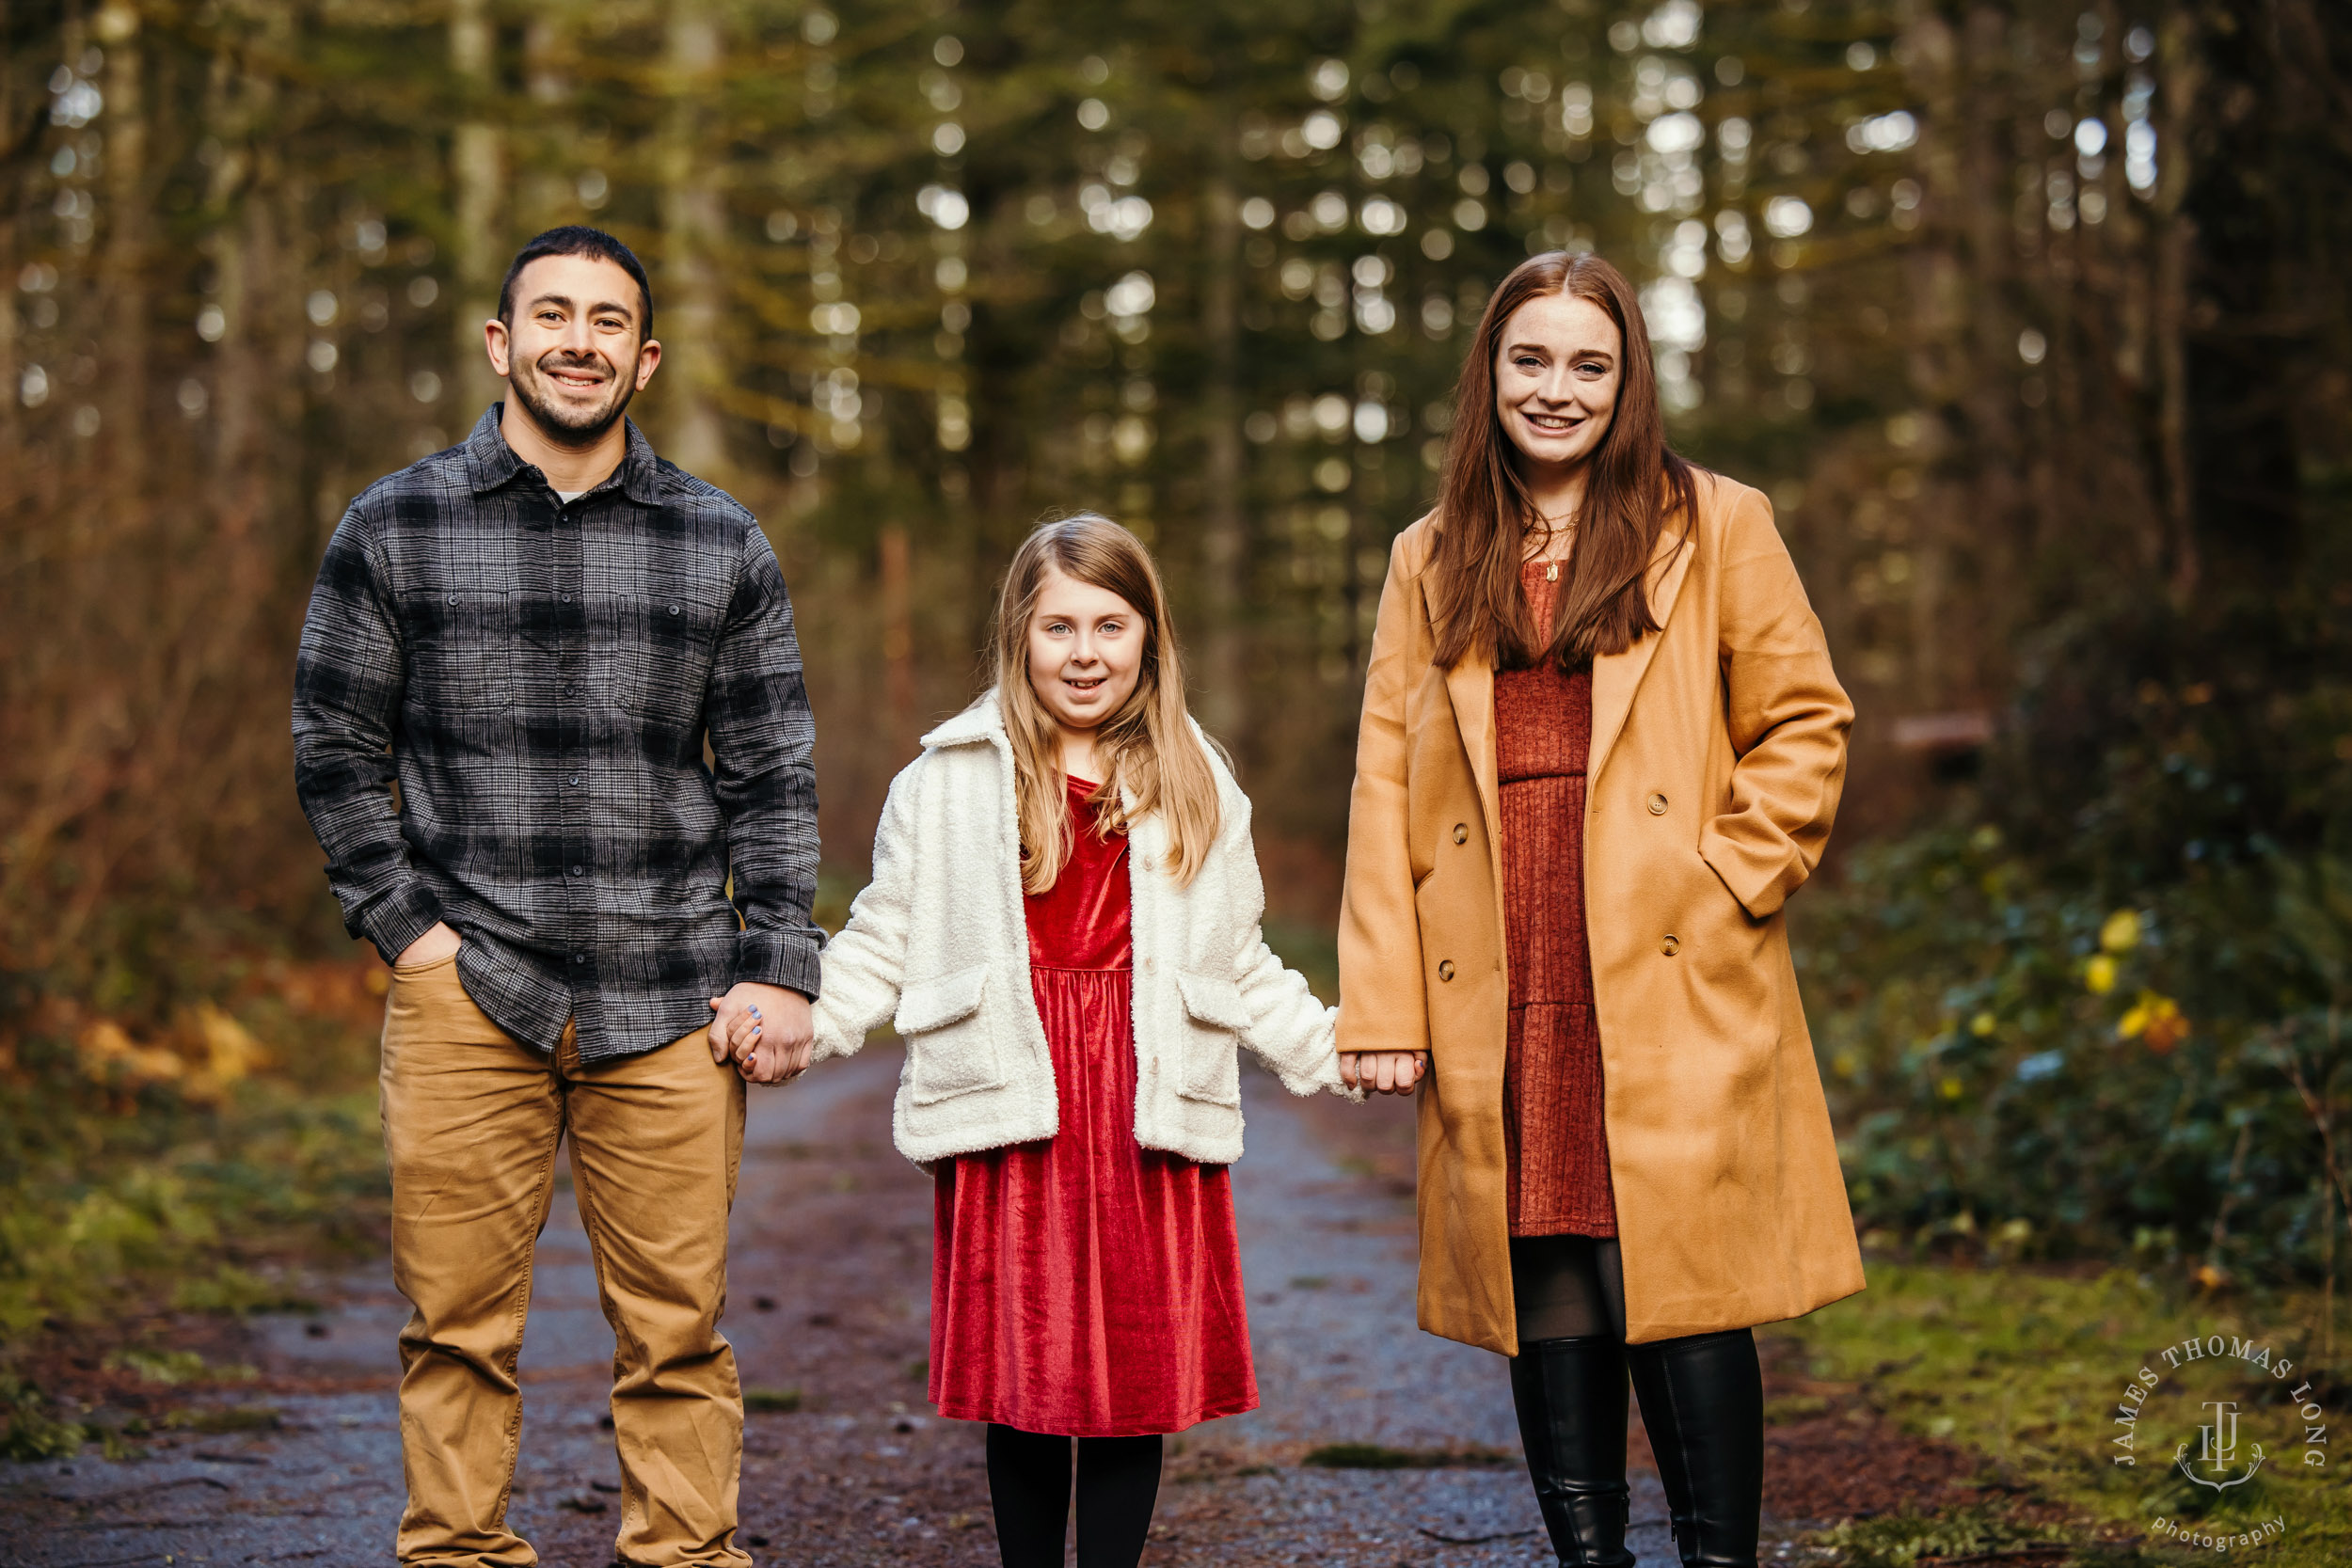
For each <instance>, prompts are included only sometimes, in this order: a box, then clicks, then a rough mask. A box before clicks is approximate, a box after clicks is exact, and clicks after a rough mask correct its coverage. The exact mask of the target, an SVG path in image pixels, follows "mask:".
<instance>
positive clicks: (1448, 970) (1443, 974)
mask: <svg viewBox="0 0 2352 1568" xmlns="http://www.w3.org/2000/svg"><path fill="white" fill-rule="evenodd" d="M1453 978H1454V960H1453V959H1452V958H1439V959H1438V979H1440V980H1451V979H1453Z"/></svg>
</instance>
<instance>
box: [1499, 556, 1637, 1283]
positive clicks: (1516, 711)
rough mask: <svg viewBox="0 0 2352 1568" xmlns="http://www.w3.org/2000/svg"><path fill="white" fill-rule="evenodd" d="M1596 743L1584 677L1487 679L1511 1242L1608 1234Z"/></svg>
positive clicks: (1584, 673) (1611, 1220)
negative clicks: (1594, 873)
mask: <svg viewBox="0 0 2352 1568" xmlns="http://www.w3.org/2000/svg"><path fill="white" fill-rule="evenodd" d="M1545 574H1546V566H1545V563H1544V562H1528V563H1527V565H1526V567H1525V568H1523V570H1522V572H1521V576H1520V584H1521V586H1522V587H1523V588H1524V590H1525V591H1526V594H1527V604H1528V609H1529V610H1530V611H1532V612H1533V615H1534V623H1535V625H1537V626H1549V625H1551V612H1552V605H1553V602H1554V595H1555V594H1557V593H1558V591H1559V584H1558V583H1557V582H1556V581H1554V580H1551V579H1549V578H1547V577H1546V575H1545ZM1592 740H1593V677H1592V672H1591V670H1590V669H1589V668H1587V669H1582V670H1579V671H1577V672H1576V673H1574V674H1563V673H1560V671H1559V669H1558V668H1557V667H1556V666H1549V665H1548V666H1545V667H1542V668H1539V669H1534V670H1498V671H1496V672H1495V767H1496V777H1497V779H1498V781H1499V783H1500V784H1501V786H1502V901H1503V931H1504V942H1505V944H1506V951H1507V953H1508V956H1509V962H1510V974H1511V998H1510V1034H1509V1037H1508V1041H1507V1044H1506V1047H1505V1055H1504V1058H1503V1069H1502V1095H1503V1134H1504V1143H1505V1147H1506V1148H1507V1151H1508V1154H1509V1159H1510V1170H1509V1188H1508V1195H1509V1213H1510V1223H1511V1234H1512V1235H1514V1236H1614V1235H1616V1233H1617V1207H1616V1200H1615V1196H1614V1194H1613V1191H1612V1189H1611V1186H1610V1182H1609V1132H1608V1128H1607V1126H1606V1124H1605V1123H1604V1122H1603V1120H1602V1115H1601V1107H1602V1100H1601V1070H1600V1030H1599V1026H1598V1024H1597V1022H1596V1020H1595V1018H1594V1016H1593V961H1592V953H1591V949H1590V948H1589V946H1588V945H1587V943H1586V938H1585V929H1584V765H1585V760H1586V758H1587V756H1588V755H1589V753H1590V752H1591V750H1592Z"/></svg>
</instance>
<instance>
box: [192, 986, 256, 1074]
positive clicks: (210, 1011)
mask: <svg viewBox="0 0 2352 1568" xmlns="http://www.w3.org/2000/svg"><path fill="white" fill-rule="evenodd" d="M196 1026H197V1032H198V1034H199V1036H200V1037H202V1039H203V1041H204V1055H205V1064H204V1065H205V1070H207V1071H208V1072H210V1073H211V1074H212V1075H213V1076H214V1077H215V1079H217V1080H219V1081H220V1082H221V1083H223V1084H233V1083H235V1082H237V1080H239V1079H240V1078H244V1077H246V1075H248V1074H249V1073H251V1072H252V1071H253V1070H254V1069H256V1068H261V1067H266V1066H268V1065H269V1053H267V1052H265V1051H263V1050H262V1042H261V1041H259V1040H257V1039H255V1038H254V1037H253V1036H252V1033H251V1032H250V1031H248V1030H247V1029H246V1026H245V1025H244V1024H242V1023H239V1022H237V1021H236V1020H235V1019H233V1018H230V1016H229V1015H228V1014H227V1013H224V1012H222V1011H221V1010H220V1009H219V1008H218V1007H215V1006H213V1005H212V1004H211V1003H210V1002H202V1003H199V1004H198V1005H197V1009H196Z"/></svg>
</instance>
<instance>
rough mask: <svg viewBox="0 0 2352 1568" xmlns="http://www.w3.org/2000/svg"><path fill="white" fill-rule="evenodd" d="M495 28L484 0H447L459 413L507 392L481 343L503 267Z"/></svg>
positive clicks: (470, 414) (477, 409)
mask: <svg viewBox="0 0 2352 1568" xmlns="http://www.w3.org/2000/svg"><path fill="white" fill-rule="evenodd" d="M497 44H498V35H497V32H496V29H495V28H494V26H493V25H492V23H491V19H490V5H489V0H450V13H449V62H450V69H451V71H453V72H454V73H455V74H456V77H457V84H458V88H459V90H460V91H461V92H462V93H463V94H464V96H465V103H466V107H465V110H464V114H465V118H464V119H461V120H460V121H459V122H458V125H457V134H456V136H455V138H454V141H453V145H452V148H451V159H450V162H451V169H450V173H451V176H452V180H453V183H454V184H455V186H456V190H455V192H454V196H455V201H454V202H453V206H454V208H455V214H454V215H455V217H456V238H457V258H456V261H457V266H456V274H457V277H456V283H457V386H458V388H459V391H460V393H461V394H462V396H463V397H464V400H465V406H464V408H463V409H462V411H461V416H460V417H461V418H462V419H463V420H464V421H465V422H466V423H468V424H470V423H471V422H472V421H473V419H474V417H475V416H476V415H478V414H480V413H481V412H482V410H483V408H484V407H485V406H486V405H488V404H491V403H493V402H495V401H497V400H498V399H499V398H501V397H502V396H504V395H505V387H504V385H503V384H502V383H501V381H500V380H499V378H498V376H497V374H496V373H495V372H493V371H492V370H491V369H490V363H489V360H488V358H487V357H486V356H485V354H484V352H483V347H482V324H483V323H484V322H485V321H487V320H489V319H490V317H491V316H492V315H494V314H496V313H497V310H498V290H499V283H500V280H501V278H502V277H504V276H505V272H506V261H507V251H506V234H505V226H504V223H503V221H502V220H503V217H504V208H505V204H506V203H505V194H506V192H505V186H506V144H505V136H504V135H503V134H502V133H501V131H500V129H499V127H498V125H497V124H496V123H495V122H494V121H493V120H492V119H490V118H489V112H490V105H491V103H493V102H494V101H495V99H496V97H497V93H498V83H497V79H496V74H495V72H496V66H497Z"/></svg>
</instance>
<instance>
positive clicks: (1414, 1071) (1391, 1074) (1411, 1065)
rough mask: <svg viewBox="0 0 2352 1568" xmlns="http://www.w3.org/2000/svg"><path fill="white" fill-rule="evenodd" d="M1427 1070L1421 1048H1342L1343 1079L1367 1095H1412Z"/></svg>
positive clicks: (1341, 1069) (1341, 1079) (1341, 1071)
mask: <svg viewBox="0 0 2352 1568" xmlns="http://www.w3.org/2000/svg"><path fill="white" fill-rule="evenodd" d="M1425 1070H1427V1069H1426V1065H1425V1062H1424V1059H1423V1057H1422V1053H1420V1052H1418V1051H1343V1052H1341V1053H1340V1082H1342V1083H1343V1084H1345V1085H1347V1086H1348V1087H1349V1088H1351V1089H1362V1090H1364V1091H1365V1092H1366V1093H1368V1094H1411V1093H1412V1092H1413V1085H1416V1084H1418V1083H1420V1082H1421V1075H1422V1072H1424V1071H1425Z"/></svg>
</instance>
